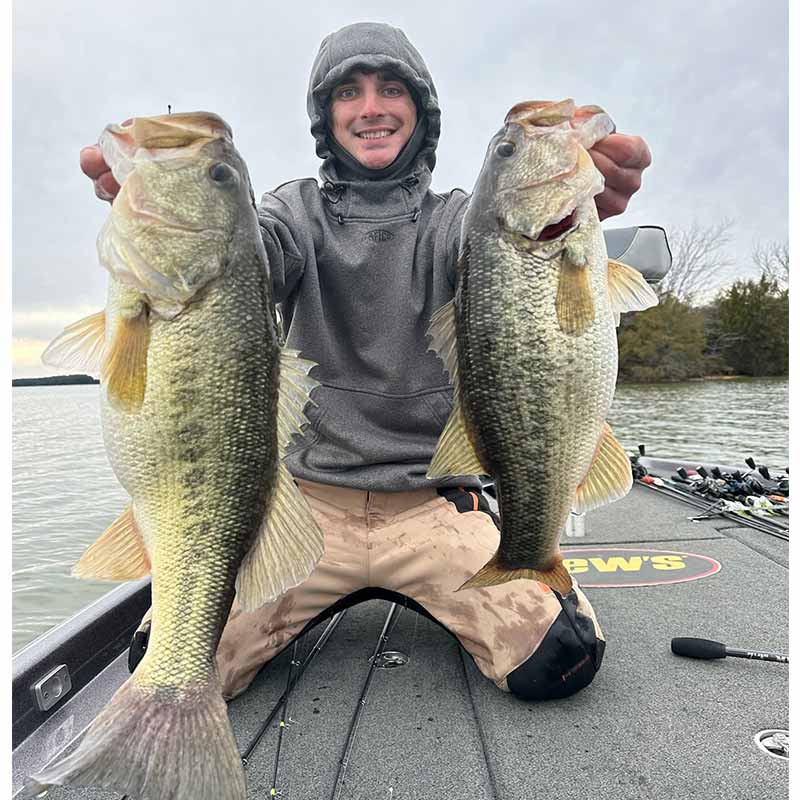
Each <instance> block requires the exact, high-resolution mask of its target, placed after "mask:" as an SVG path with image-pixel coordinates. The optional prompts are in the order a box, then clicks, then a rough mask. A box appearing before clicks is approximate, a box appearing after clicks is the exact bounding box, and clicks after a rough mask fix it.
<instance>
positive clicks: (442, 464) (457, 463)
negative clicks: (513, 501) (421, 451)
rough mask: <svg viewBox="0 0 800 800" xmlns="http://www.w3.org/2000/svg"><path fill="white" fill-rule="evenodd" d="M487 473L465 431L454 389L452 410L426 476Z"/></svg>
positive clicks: (460, 404) (458, 400) (444, 476)
mask: <svg viewBox="0 0 800 800" xmlns="http://www.w3.org/2000/svg"><path fill="white" fill-rule="evenodd" d="M488 474H489V471H488V470H487V469H486V467H485V466H484V465H483V464H482V463H481V460H480V458H479V457H478V454H477V452H476V451H475V446H474V445H473V444H472V440H471V439H470V437H469V434H468V432H467V421H466V418H465V416H464V410H463V405H462V403H461V400H460V398H459V395H458V390H456V392H455V404H454V406H453V411H452V413H451V414H450V419H448V420H447V424H446V425H445V426H444V430H443V431H442V435H441V436H440V437H439V444H438V445H437V446H436V452H435V453H434V454H433V458H432V459H431V463H430V466H429V467H428V472H427V474H426V477H427V478H447V477H450V476H456V475H488Z"/></svg>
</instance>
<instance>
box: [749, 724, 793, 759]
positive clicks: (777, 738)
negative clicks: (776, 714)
mask: <svg viewBox="0 0 800 800" xmlns="http://www.w3.org/2000/svg"><path fill="white" fill-rule="evenodd" d="M755 741H756V744H757V745H758V748H759V750H761V751H762V752H764V753H767V754H768V755H770V756H774V757H775V758H789V731H787V730H779V729H778V730H767V731H759V732H758V733H757V734H756V739H755Z"/></svg>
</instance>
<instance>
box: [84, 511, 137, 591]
mask: <svg viewBox="0 0 800 800" xmlns="http://www.w3.org/2000/svg"><path fill="white" fill-rule="evenodd" d="M149 573H150V556H149V555H148V554H147V548H146V547H145V544H144V539H143V538H142V533H141V531H140V530H139V526H138V525H137V524H136V519H135V518H134V516H133V506H128V507H127V508H126V509H125V511H123V512H122V514H121V515H120V516H119V517H117V519H116V520H115V521H114V522H112V523H111V525H110V526H109V527H108V528H107V529H106V531H105V533H103V534H102V535H101V536H100V538H99V539H98V540H97V541H96V542H95V543H94V544H92V545H90V546H89V547H88V549H87V550H86V552H85V553H84V554H83V555H82V556H81V557H80V559H79V560H78V563H77V564H75V566H74V567H73V568H72V574H73V575H74V576H75V577H76V578H87V579H92V578H99V579H100V580H106V581H133V580H137V579H138V578H143V577H144V576H145V575H148V574H149Z"/></svg>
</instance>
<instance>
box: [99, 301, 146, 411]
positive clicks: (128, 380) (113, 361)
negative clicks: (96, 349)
mask: <svg viewBox="0 0 800 800" xmlns="http://www.w3.org/2000/svg"><path fill="white" fill-rule="evenodd" d="M149 346H150V321H149V319H148V314H147V311H146V310H143V311H141V313H139V314H138V315H136V316H132V317H122V316H121V317H120V318H119V319H118V321H117V325H116V329H115V331H114V336H113V338H112V340H111V344H110V346H109V347H108V348H107V350H106V353H105V355H104V357H103V365H102V370H101V379H102V380H103V382H104V383H105V384H106V390H107V392H108V397H109V400H110V401H111V403H112V404H113V405H115V406H117V407H118V408H121V409H123V410H125V411H137V410H138V409H139V408H141V405H142V403H143V402H144V393H145V388H146V385H147V350H148V347H149Z"/></svg>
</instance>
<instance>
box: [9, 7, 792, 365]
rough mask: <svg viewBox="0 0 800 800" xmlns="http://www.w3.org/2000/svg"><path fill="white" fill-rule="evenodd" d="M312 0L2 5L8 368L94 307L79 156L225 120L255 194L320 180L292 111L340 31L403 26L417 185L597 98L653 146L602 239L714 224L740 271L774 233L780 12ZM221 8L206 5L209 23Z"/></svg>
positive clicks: (440, 187)
mask: <svg viewBox="0 0 800 800" xmlns="http://www.w3.org/2000/svg"><path fill="white" fill-rule="evenodd" d="M389 7H390V4H388V3H385V2H384V3H380V4H378V3H372V2H367V1H366V0H360V2H351V0H338V2H337V3H335V4H332V5H328V4H324V5H323V4H321V3H320V4H318V3H309V2H305V0H294V1H293V2H291V3H280V4H278V3H273V2H265V1H264V0H262V1H261V2H252V3H246V2H241V1H240V0H226V2H225V3H218V2H214V3H212V2H209V0H192V2H185V0H178V1H177V2H172V3H163V2H150V0H138V2H137V3H135V4H130V3H126V4H123V3H111V2H108V0H103V2H99V0H72V1H71V2H70V3H63V2H62V1H61V0H59V1H58V2H55V1H53V0H25V2H24V3H23V2H19V1H18V2H17V3H16V4H15V7H14V11H13V28H12V34H13V64H12V70H13V72H12V92H13V94H12V102H13V124H12V148H13V150H12V170H13V172H12V224H11V229H12V241H13V276H12V281H13V283H12V304H13V305H12V312H13V313H12V374H13V375H14V377H28V376H36V375H47V374H54V372H56V371H57V370H55V369H54V368H52V367H44V366H42V365H41V363H40V360H39V357H40V354H41V352H42V350H43V349H44V347H45V346H46V344H47V343H48V342H49V341H50V340H51V339H52V338H53V337H54V336H56V335H57V334H58V333H59V332H60V331H61V330H62V328H63V327H64V326H65V325H68V324H70V323H71V322H74V321H76V320H77V319H79V318H81V317H83V316H86V315H88V314H90V313H93V312H94V311H97V310H99V309H100V308H101V307H102V306H103V305H104V301H105V290H106V284H107V274H106V272H105V270H104V269H103V268H102V267H101V266H100V265H99V263H98V260H97V254H96V249H95V241H96V237H97V234H98V232H99V230H100V227H101V226H102V224H103V222H104V220H105V218H106V216H107V215H108V210H109V206H108V204H106V203H103V202H101V201H99V200H97V199H96V198H95V196H94V193H93V190H92V186H91V183H90V181H89V180H88V179H87V178H86V177H85V176H84V175H83V174H82V173H81V171H80V169H79V167H78V154H79V151H80V148H81V147H82V146H84V145H87V144H92V143H94V142H96V141H97V138H98V136H99V134H100V132H101V130H102V129H103V127H104V126H105V125H106V124H108V123H109V122H119V121H122V120H124V119H126V118H128V117H131V116H149V115H154V114H163V113H166V112H167V105H168V104H169V105H171V106H172V110H173V111H194V110H206V111H213V112H215V113H217V114H219V115H220V116H222V117H223V118H224V119H225V120H226V121H227V122H228V123H229V124H230V125H231V126H232V128H233V131H234V140H235V142H236V145H237V148H238V150H239V152H240V153H241V154H242V156H243V157H244V159H245V161H246V162H247V164H248V168H249V171H250V175H251V178H252V180H253V185H254V188H255V191H256V193H257V194H260V193H261V192H264V191H269V190H271V189H273V188H275V187H276V186H278V185H280V184H281V183H283V182H285V181H287V180H291V179H293V178H299V177H307V176H316V174H317V171H318V169H319V164H320V162H319V159H318V158H317V157H316V155H315V154H314V142H313V139H312V137H311V134H310V132H309V122H308V118H307V116H306V110H305V97H306V90H307V83H308V73H309V70H310V67H311V63H312V61H313V59H314V56H315V55H316V52H317V49H318V47H319V42H320V41H321V39H322V38H323V37H324V36H325V35H327V34H328V33H330V32H332V31H334V30H337V29H339V28H341V27H343V26H345V25H348V24H350V23H352V22H357V21H377V22H387V23H389V24H392V25H395V26H397V27H399V28H401V29H402V30H404V31H405V33H406V34H407V35H408V37H409V39H410V40H411V41H412V43H414V45H415V46H416V47H417V49H418V50H419V51H420V52H421V53H422V55H423V57H424V59H425V61H426V63H427V64H428V67H429V69H430V71H431V74H432V75H433V79H434V82H435V84H436V88H437V91H438V95H439V102H440V106H441V108H442V135H441V139H440V142H439V148H438V151H437V153H438V156H437V165H436V169H435V171H434V174H433V188H434V189H435V190H437V191H447V190H449V189H452V188H453V187H455V186H458V187H461V188H464V189H467V190H469V189H471V188H472V185H473V183H474V181H475V178H476V176H477V174H478V171H479V169H480V167H481V164H482V161H483V157H484V153H485V148H486V145H487V143H488V141H489V139H490V138H491V136H492V135H493V134H494V132H495V131H496V130H497V129H498V128H499V127H500V126H501V124H502V121H503V118H504V116H505V114H506V112H507V111H508V109H509V108H510V107H511V106H512V105H514V104H515V103H517V102H520V101H522V100H530V99H535V100H541V99H549V100H560V99H564V98H566V97H572V98H574V99H575V100H576V102H577V103H578V104H580V105H586V104H597V105H600V106H602V107H603V108H605V109H606V110H607V111H608V112H609V114H610V115H611V117H612V118H613V119H614V121H615V123H616V126H617V130H618V131H619V132H621V133H630V134H636V135H639V136H642V137H643V138H644V139H645V140H646V141H647V143H648V145H649V147H650V149H651V151H652V154H653V165H652V166H651V167H650V168H649V169H648V170H647V171H646V172H645V174H644V179H643V186H642V189H641V190H640V191H639V192H638V193H637V194H636V195H635V196H634V198H633V199H632V200H631V203H630V205H629V207H628V210H627V211H626V212H625V213H624V214H623V215H621V216H619V217H616V218H614V219H612V220H608V221H606V223H604V227H606V228H612V227H627V226H631V225H640V224H644V225H661V226H663V227H665V228H667V230H677V229H685V228H688V227H690V226H691V225H692V224H693V223H696V224H698V225H700V226H711V225H713V224H715V223H717V222H720V221H721V220H723V219H728V220H731V221H732V223H733V224H732V227H731V234H732V235H731V239H730V242H729V244H728V246H727V253H728V254H729V255H730V257H731V259H732V260H733V261H734V262H735V267H734V269H733V271H732V272H731V273H730V274H727V275H720V276H717V277H718V279H719V281H718V282H719V283H720V285H725V284H726V283H729V282H730V281H731V280H733V278H734V277H752V276H754V275H755V274H756V272H755V268H754V267H753V265H752V258H751V256H752V252H753V249H754V247H755V246H756V245H757V244H759V243H770V242H779V243H782V242H785V241H786V240H787V238H788V157H789V151H788V150H789V148H788V140H789V137H788V72H789V70H788V4H787V2H785V0H767V2H762V3H758V4H755V3H751V2H735V1H734V0H709V2H705V3H702V4H697V3H696V0H690V1H688V2H684V0H677V1H675V2H664V1H663V0H662V2H650V0H640V1H639V2H606V3H603V4H597V3H591V2H584V0H571V2H551V1H550V0H541V1H540V2H524V1H523V2H520V0H511V1H509V0H493V2H491V3H486V2H477V0H458V1H457V2H450V1H449V0H448V1H447V2H440V3H432V2H430V0H425V2H418V0H406V1H405V2H404V3H403V4H402V6H400V5H398V7H397V8H396V9H395V10H393V11H390V10H389ZM222 9H224V15H223V13H222Z"/></svg>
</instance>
